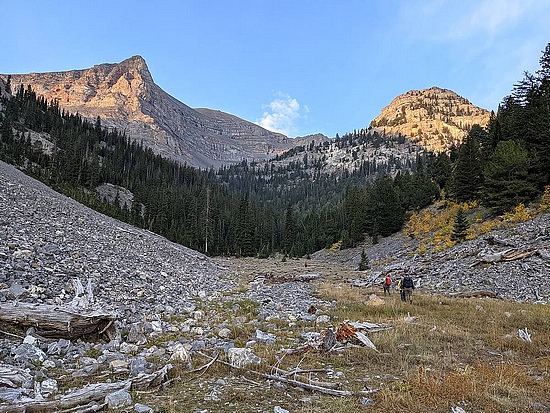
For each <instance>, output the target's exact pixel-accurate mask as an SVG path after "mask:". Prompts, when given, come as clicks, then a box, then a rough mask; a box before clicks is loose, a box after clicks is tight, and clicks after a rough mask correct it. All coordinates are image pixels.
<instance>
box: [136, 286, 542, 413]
mask: <svg viewBox="0 0 550 413" xmlns="http://www.w3.org/2000/svg"><path fill="white" fill-rule="evenodd" d="M329 279H330V277H329ZM371 293H375V294H377V295H378V296H380V297H381V298H383V299H384V301H385V303H384V305H382V306H378V307H376V306H369V305H367V304H366V301H365V298H366V297H368V295H370V294H371ZM317 294H318V295H319V296H320V297H322V298H325V299H327V300H331V301H332V300H334V301H335V302H336V303H337V304H336V305H335V306H334V307H331V308H328V309H326V311H327V312H328V314H330V316H331V318H332V320H333V324H334V325H337V324H338V323H340V322H341V321H343V320H346V319H348V320H351V321H369V322H383V323H389V324H392V325H393V326H394V328H393V329H391V330H386V331H382V332H379V333H374V334H371V335H370V339H371V340H372V341H373V342H374V344H375V345H376V346H377V348H378V349H379V352H375V351H373V350H370V349H367V348H364V347H348V348H346V349H345V350H344V351H342V352H339V353H330V354H322V353H314V352H310V353H306V354H302V355H285V356H282V355H281V353H278V350H280V347H281V346H284V347H286V348H288V347H293V346H294V347H296V346H298V344H299V343H298V341H297V338H298V336H299V334H300V332H303V331H314V330H315V331H319V330H320V329H321V328H322V327H320V326H315V325H314V324H313V323H305V322H301V323H300V322H298V323H296V324H293V325H285V324H280V325H277V326H273V325H271V326H269V325H258V326H257V327H258V328H260V329H264V331H268V330H269V329H270V328H271V331H273V332H276V334H277V337H278V341H277V345H276V346H261V347H256V348H255V349H254V351H255V353H256V354H257V355H258V356H260V357H262V358H263V359H264V362H263V363H262V364H261V365H259V366H257V367H254V368H253V369H254V371H256V373H254V372H249V373H244V372H242V371H238V370H235V369H230V368H229V367H227V366H225V365H222V364H219V363H216V364H215V365H213V366H211V367H210V368H209V369H208V370H207V371H206V372H204V374H203V375H202V376H199V375H198V374H197V373H194V374H190V375H189V374H186V368H185V367H181V366H179V367H177V368H175V369H174V371H173V373H172V374H173V376H181V380H179V381H175V382H174V386H173V387H172V388H171V389H168V390H167V391H164V392H162V394H148V395H137V401H140V400H141V401H142V402H144V403H148V404H149V405H155V406H158V407H159V411H161V412H193V411H198V410H201V409H203V411H204V410H207V411H212V412H213V411H215V412H261V411H271V412H272V411H273V409H274V407H275V406H277V405H279V406H281V407H283V408H285V409H287V410H289V411H291V412H293V413H295V412H310V413H317V412H319V413H320V412H323V413H326V412H336V413H338V412H350V411H357V412H359V411H365V412H367V411H368V412H384V413H388V412H445V413H448V412H450V411H451V408H452V407H456V406H460V407H462V408H463V409H464V410H465V411H466V412H468V413H474V412H527V411H529V412H536V411H541V412H542V411H549V409H550V401H549V400H550V397H549V396H548V395H549V394H550V385H549V370H550V317H549V316H550V311H549V308H548V306H544V305H533V304H519V303H513V302H507V301H500V300H492V299H464V298H446V297H438V296H429V295H424V294H421V293H415V296H414V303H413V304H412V305H411V304H407V303H402V302H401V301H400V300H399V297H398V294H395V293H394V294H392V296H390V297H384V296H383V294H382V291H381V290H380V291H379V290H378V289H372V290H367V291H366V290H365V289H360V288H354V287H352V286H349V285H346V284H341V283H335V282H334V281H333V282H328V283H324V284H321V285H319V286H318V288H317ZM219 310H220V311H223V309H219ZM409 314H410V316H411V318H412V321H411V318H409V317H408V315H409ZM243 328H244V327H243ZM523 328H527V329H528V331H529V332H530V333H531V334H532V342H525V341H522V340H520V339H519V338H518V334H517V332H518V330H519V329H523ZM242 333H243V334H244V333H246V331H242ZM242 340H244V337H240V341H242ZM206 362H207V360H206V359H201V358H199V357H197V358H195V359H194V360H193V364H194V366H195V367H197V366H200V365H203V364H205V363H206ZM274 365H276V366H278V367H280V368H284V369H286V370H291V369H293V368H296V367H300V368H302V369H322V370H323V372H319V373H312V374H311V375H310V377H311V378H312V379H315V380H321V381H331V382H335V381H337V382H340V383H342V388H343V389H345V390H350V391H353V392H355V393H356V396H350V397H334V396H327V395H321V394H317V393H310V392H307V391H304V390H302V389H298V388H293V387H290V386H288V385H281V384H279V383H277V382H269V381H267V380H265V378H263V377H261V376H260V375H259V374H261V373H270V372H271V368H272V367H273V366H274ZM365 390H375V391H374V392H372V393H371V394H368V395H367V394H361V391H365Z"/></svg>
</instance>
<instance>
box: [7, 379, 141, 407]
mask: <svg viewBox="0 0 550 413" xmlns="http://www.w3.org/2000/svg"><path fill="white" fill-rule="evenodd" d="M130 384H131V382H130V381H129V380H125V381H122V382H118V383H97V384H90V385H88V386H86V387H84V388H82V389H78V390H75V391H73V392H71V393H67V394H64V395H62V396H61V397H59V398H56V399H53V400H41V401H36V400H33V401H28V402H21V403H14V404H12V405H10V406H0V413H33V412H54V411H59V410H61V409H71V408H73V407H76V406H82V405H88V404H89V403H90V402H93V401H103V399H105V396H106V395H108V394H109V393H113V392H115V391H118V390H122V389H127V390H129V389H130Z"/></svg>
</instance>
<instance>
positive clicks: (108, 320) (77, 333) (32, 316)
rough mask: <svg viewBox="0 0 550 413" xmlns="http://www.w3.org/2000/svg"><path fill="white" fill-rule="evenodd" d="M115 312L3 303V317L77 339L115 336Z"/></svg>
mask: <svg viewBox="0 0 550 413" xmlns="http://www.w3.org/2000/svg"><path fill="white" fill-rule="evenodd" d="M115 320H116V316H115V315H114V314H110V313H107V312H103V311H97V310H96V311H82V312H81V313H77V312H76V311H75V309H74V308H70V307H62V306H54V305H46V304H31V303H17V304H16V305H14V304H13V303H10V304H0V321H4V322H7V323H12V324H15V325H18V326H21V327H34V328H35V329H36V330H35V331H36V333H37V334H39V335H41V336H43V337H51V338H68V339H74V338H78V337H82V336H86V335H89V334H97V335H100V336H101V335H104V336H105V337H106V338H107V339H111V338H113V337H114V333H115V327H114V321H115Z"/></svg>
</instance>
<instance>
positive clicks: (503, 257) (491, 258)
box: [470, 248, 538, 268]
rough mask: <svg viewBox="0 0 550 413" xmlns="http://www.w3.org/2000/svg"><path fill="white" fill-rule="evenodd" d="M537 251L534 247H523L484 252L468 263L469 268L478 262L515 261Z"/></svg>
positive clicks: (478, 263)
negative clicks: (490, 252)
mask: <svg viewBox="0 0 550 413" xmlns="http://www.w3.org/2000/svg"><path fill="white" fill-rule="evenodd" d="M537 252H538V250H537V249H535V248H525V249H521V250H520V249H513V248H512V249H508V250H505V251H500V252H496V253H493V254H484V255H482V256H481V257H480V258H479V259H478V260H477V261H476V262H474V263H473V264H471V265H470V268H472V267H475V266H477V265H480V264H493V263H496V262H506V261H515V260H520V259H522V258H526V257H530V256H531V255H535V254H536V253H537Z"/></svg>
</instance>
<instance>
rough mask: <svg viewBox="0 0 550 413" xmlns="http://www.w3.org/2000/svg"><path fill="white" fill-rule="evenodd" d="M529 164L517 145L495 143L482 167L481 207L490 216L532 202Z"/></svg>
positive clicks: (532, 187) (527, 158)
mask: <svg viewBox="0 0 550 413" xmlns="http://www.w3.org/2000/svg"><path fill="white" fill-rule="evenodd" d="M531 161H532V160H531V157H530V156H529V153H528V152H527V150H525V148H524V147H523V145H522V144H521V143H519V142H516V141H513V140H512V141H502V142H499V143H498V144H497V147H496V149H495V152H494V154H493V156H492V157H491V159H490V160H489V162H488V163H487V165H486V166H485V170H484V175H485V183H484V186H483V195H484V196H483V204H484V205H485V206H487V207H488V208H490V210H491V211H492V212H493V213H496V214H500V213H503V212H505V211H509V210H511V209H512V208H514V207H515V206H517V205H519V204H520V203H524V204H525V203H528V202H529V201H530V200H531V199H533V198H534V195H535V194H536V188H535V186H534V185H533V183H532V182H530V181H529V167H530V163H531Z"/></svg>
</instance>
